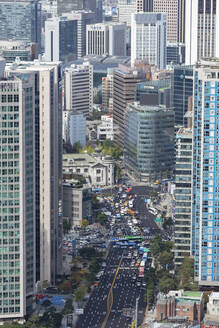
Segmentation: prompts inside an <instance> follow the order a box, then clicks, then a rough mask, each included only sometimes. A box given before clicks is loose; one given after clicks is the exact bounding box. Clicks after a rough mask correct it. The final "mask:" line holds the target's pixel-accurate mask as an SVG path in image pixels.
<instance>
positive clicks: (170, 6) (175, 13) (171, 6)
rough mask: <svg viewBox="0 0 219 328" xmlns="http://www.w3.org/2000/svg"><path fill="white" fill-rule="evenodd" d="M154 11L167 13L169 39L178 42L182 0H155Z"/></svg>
mask: <svg viewBox="0 0 219 328" xmlns="http://www.w3.org/2000/svg"><path fill="white" fill-rule="evenodd" d="M153 12H155V13H165V14H166V15H167V41H171V42H178V41H179V38H178V35H179V23H180V19H179V14H180V0H153Z"/></svg>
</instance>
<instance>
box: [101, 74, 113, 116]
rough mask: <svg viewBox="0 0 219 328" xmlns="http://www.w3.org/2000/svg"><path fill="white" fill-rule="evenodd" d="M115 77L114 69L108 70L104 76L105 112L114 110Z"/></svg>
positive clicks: (103, 98)
mask: <svg viewBox="0 0 219 328" xmlns="http://www.w3.org/2000/svg"><path fill="white" fill-rule="evenodd" d="M113 77H114V69H113V68H112V69H110V68H109V69H108V70H107V76H104V77H103V78H102V105H103V109H104V111H105V112H109V113H112V112H113Z"/></svg>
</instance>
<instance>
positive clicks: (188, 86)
mask: <svg viewBox="0 0 219 328" xmlns="http://www.w3.org/2000/svg"><path fill="white" fill-rule="evenodd" d="M171 89H172V93H171V108H173V110H174V112H175V125H181V126H186V124H187V118H186V117H185V113H186V112H187V110H188V99H189V97H191V96H192V95H193V66H189V65H188V66H186V65H179V66H175V67H174V69H173V73H172V74H171Z"/></svg>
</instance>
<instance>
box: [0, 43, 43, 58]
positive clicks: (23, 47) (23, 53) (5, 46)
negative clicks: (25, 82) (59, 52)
mask: <svg viewBox="0 0 219 328" xmlns="http://www.w3.org/2000/svg"><path fill="white" fill-rule="evenodd" d="M0 55H1V56H2V57H3V58H5V60H6V63H13V62H14V61H15V59H16V57H19V58H20V60H21V61H29V60H34V59H36V58H37V56H38V49H37V47H36V44H33V43H30V42H27V41H6V40H4V41H1V40H0Z"/></svg>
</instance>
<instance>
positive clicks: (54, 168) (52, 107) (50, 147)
mask: <svg viewBox="0 0 219 328" xmlns="http://www.w3.org/2000/svg"><path fill="white" fill-rule="evenodd" d="M6 75H7V76H12V77H13V76H14V77H15V76H16V77H18V78H19V79H20V80H21V81H23V83H24V82H25V81H26V79H27V78H29V77H32V76H33V79H34V87H33V88H32V89H31V87H29V92H32V98H31V96H29V98H30V99H32V102H33V104H34V106H35V107H34V123H33V126H34V128H33V131H34V137H35V139H34V141H33V142H31V143H30V144H29V145H31V147H33V149H34V165H28V166H27V167H28V168H29V170H35V176H34V183H33V185H34V188H32V189H31V188H30V189H28V192H27V193H26V195H28V194H31V193H35V198H34V200H33V204H32V203H29V204H31V206H30V205H28V206H29V207H33V208H34V211H35V218H36V220H35V227H34V229H35V230H34V231H35V232H36V236H35V239H36V241H35V244H34V251H35V252H36V281H38V280H40V281H41V282H43V281H44V280H47V281H48V282H49V283H51V284H54V283H55V281H56V276H57V275H58V274H60V272H61V270H62V265H61V262H62V254H61V248H60V244H61V240H62V218H61V215H62V209H61V207H62V161H61V160H62V112H61V109H62V108H61V89H60V85H61V67H60V63H46V62H40V61H38V60H35V61H34V62H19V61H17V62H15V63H12V64H8V65H7V66H6ZM27 99H28V97H27ZM28 114H29V112H28ZM26 121H29V120H28V119H27V120H26ZM30 133H32V130H31V129H29V130H28V129H27V130H26V134H25V138H28V136H29V134H30ZM21 155H22V156H23V157H24V154H23V153H22V152H21V154H20V156H21ZM28 158H29V157H27V159H28ZM30 229H32V227H30ZM27 230H29V229H27ZM29 242H31V243H32V242H33V240H32V239H31V241H29ZM35 246H36V247H35ZM27 277H28V275H27Z"/></svg>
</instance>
